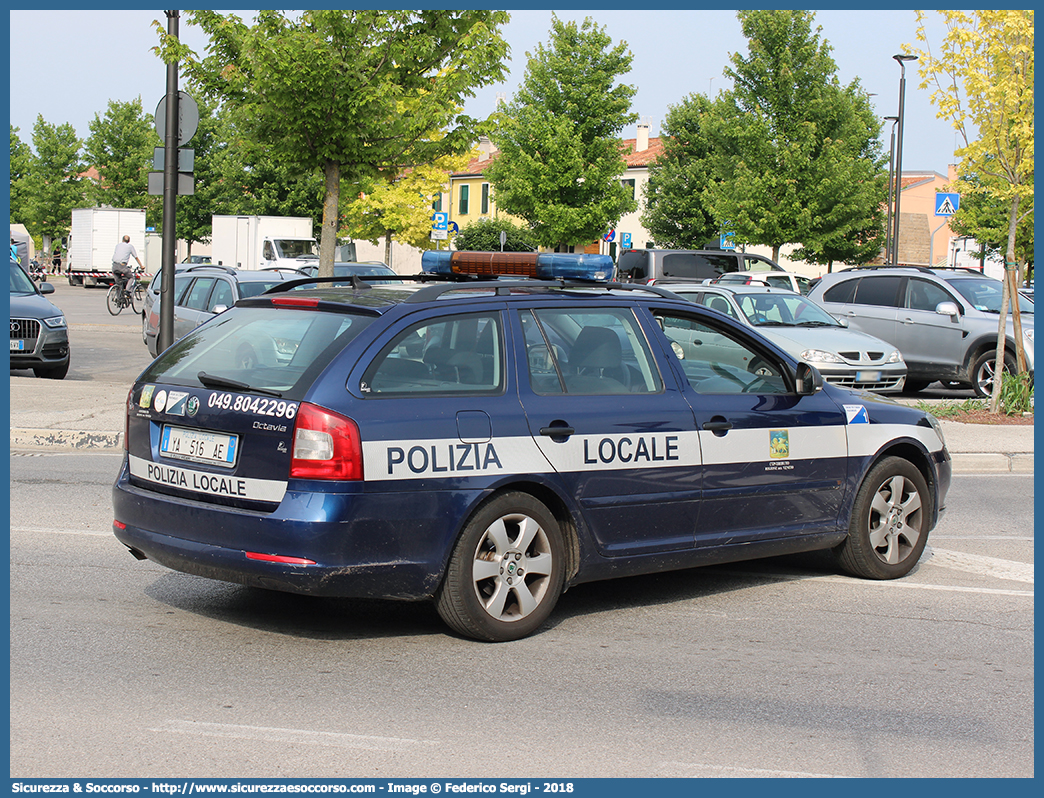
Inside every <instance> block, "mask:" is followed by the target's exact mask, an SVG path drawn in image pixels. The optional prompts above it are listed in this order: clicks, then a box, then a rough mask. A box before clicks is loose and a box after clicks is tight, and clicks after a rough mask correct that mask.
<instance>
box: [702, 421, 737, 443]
mask: <svg viewBox="0 0 1044 798" xmlns="http://www.w3.org/2000/svg"><path fill="white" fill-rule="evenodd" d="M703 428H704V429H705V430H707V431H708V432H713V433H714V434H715V435H717V436H718V437H719V438H720V437H721V436H722V435H724V434H725V433H726V432H728V431H729V430H730V429H732V422H731V421H729V420H728V419H727V418H723V417H722V416H715V417H714V418H712V419H711V420H710V421H705V422H704V423H703Z"/></svg>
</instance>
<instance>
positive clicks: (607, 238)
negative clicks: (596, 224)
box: [602, 227, 616, 241]
mask: <svg viewBox="0 0 1044 798" xmlns="http://www.w3.org/2000/svg"><path fill="white" fill-rule="evenodd" d="M614 238H616V228H615V227H610V228H609V230H608V232H606V234H605V235H604V236H602V240H603V241H612V240H613V239H614Z"/></svg>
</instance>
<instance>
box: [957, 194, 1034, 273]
mask: <svg viewBox="0 0 1044 798" xmlns="http://www.w3.org/2000/svg"><path fill="white" fill-rule="evenodd" d="M984 180H985V181H987V182H988V181H989V180H990V178H989V177H984V176H981V175H978V174H976V173H968V174H962V175H960V176H959V177H958V178H957V182H956V183H954V184H953V185H952V186H949V187H948V190H949V191H955V192H957V193H958V194H960V195H961V204H960V208H959V209H958V211H957V213H956V214H954V215H953V216H951V217H950V222H949V224H950V229H951V230H953V232H954V233H956V234H957V235H959V236H968V237H971V238H974V239H975V240H976V241H977V242H978V244H979V251H978V253H979V257H985V256H994V257H1001V258H1003V257H1004V253H1005V249H1006V248H1007V244H1008V214H1009V212H1010V210H1011V205H1010V203H1009V202H1008V201H1006V200H1005V199H1003V198H1002V197H1000V196H998V194H997V192H995V191H991V190H990V189H989V188H988V187H987V186H984V185H983V182H984ZM1027 203H1028V205H1029V211H1030V212H1029V213H1028V214H1020V219H1019V226H1018V229H1017V230H1016V234H1015V261H1016V263H1017V264H1018V268H1019V274H1018V278H1019V282H1020V283H1021V282H1022V281H1023V280H1024V279H1025V269H1026V268H1027V266H1028V265H1029V264H1031V263H1033V212H1032V206H1033V198H1032V197H1030V198H1029V199H1028V200H1025V201H1023V203H1020V204H1022V205H1025V204H1027Z"/></svg>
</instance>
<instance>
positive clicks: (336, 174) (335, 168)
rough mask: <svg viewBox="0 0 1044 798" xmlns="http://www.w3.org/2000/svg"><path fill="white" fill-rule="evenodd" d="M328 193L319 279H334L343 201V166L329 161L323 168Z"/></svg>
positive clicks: (326, 192)
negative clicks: (340, 208) (338, 211)
mask: <svg viewBox="0 0 1044 798" xmlns="http://www.w3.org/2000/svg"><path fill="white" fill-rule="evenodd" d="M323 174H324V176H325V177H326V191H325V195H324V197H323V231H322V235H321V237H320V239H319V274H318V276H319V277H333V265H334V250H335V249H336V248H337V208H338V205H339V204H340V201H341V164H340V163H338V162H337V161H327V162H326V164H325V165H324V166H323Z"/></svg>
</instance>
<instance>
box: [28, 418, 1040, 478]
mask: <svg viewBox="0 0 1044 798" xmlns="http://www.w3.org/2000/svg"><path fill="white" fill-rule="evenodd" d="M11 448H12V449H55V450H59V451H73V452H83V451H92V452H98V453H114V452H118V451H122V449H123V433H121V432H117V433H107V432H82V431H76V430H54V429H12V430H11ZM950 458H951V460H952V462H953V473H955V474H1032V473H1033V453H1032V452H1017V453H1013V454H1005V453H1003V452H957V453H953V452H951V453H950Z"/></svg>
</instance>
